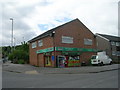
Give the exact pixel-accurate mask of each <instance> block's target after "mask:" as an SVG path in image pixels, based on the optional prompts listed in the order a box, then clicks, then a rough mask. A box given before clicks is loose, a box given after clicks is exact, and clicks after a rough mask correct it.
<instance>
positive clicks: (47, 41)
mask: <svg viewBox="0 0 120 90" xmlns="http://www.w3.org/2000/svg"><path fill="white" fill-rule="evenodd" d="M29 50H30V64H31V65H36V66H40V67H75V66H80V65H81V63H82V62H86V63H89V61H90V58H91V55H93V54H96V39H95V35H94V34H93V33H92V32H91V31H90V30H89V29H88V28H87V27H86V26H85V25H84V24H83V23H82V22H81V21H80V20H79V19H75V20H72V21H70V22H67V23H65V24H63V25H60V26H58V27H56V28H53V29H51V30H48V31H46V32H45V33H43V34H41V35H39V36H37V37H35V38H33V39H31V40H30V41H29Z"/></svg>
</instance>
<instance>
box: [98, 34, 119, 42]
mask: <svg viewBox="0 0 120 90" xmlns="http://www.w3.org/2000/svg"><path fill="white" fill-rule="evenodd" d="M98 35H100V36H102V37H104V38H107V39H109V40H110V41H120V37H117V36H111V35H106V34H98Z"/></svg>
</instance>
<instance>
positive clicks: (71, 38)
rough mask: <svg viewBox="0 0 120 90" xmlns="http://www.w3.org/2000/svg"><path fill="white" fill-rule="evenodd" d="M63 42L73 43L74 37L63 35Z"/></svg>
mask: <svg viewBox="0 0 120 90" xmlns="http://www.w3.org/2000/svg"><path fill="white" fill-rule="evenodd" d="M62 43H67V44H73V37H69V36H62Z"/></svg>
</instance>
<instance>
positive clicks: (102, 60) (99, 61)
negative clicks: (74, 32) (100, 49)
mask: <svg viewBox="0 0 120 90" xmlns="http://www.w3.org/2000/svg"><path fill="white" fill-rule="evenodd" d="M91 64H92V65H105V64H112V59H111V58H109V57H108V56H107V55H92V57H91Z"/></svg>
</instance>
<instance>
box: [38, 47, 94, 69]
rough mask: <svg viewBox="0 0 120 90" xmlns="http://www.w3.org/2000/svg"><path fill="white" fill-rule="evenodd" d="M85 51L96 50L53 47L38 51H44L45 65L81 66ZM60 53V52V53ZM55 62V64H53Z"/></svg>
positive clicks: (92, 50) (60, 66) (59, 66)
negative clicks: (81, 57)
mask: <svg viewBox="0 0 120 90" xmlns="http://www.w3.org/2000/svg"><path fill="white" fill-rule="evenodd" d="M83 52H96V50H95V49H83V48H68V47H55V50H54V48H53V47H51V48H47V49H43V50H38V51H37V52H36V53H37V54H39V53H42V54H43V55H44V66H45V67H52V66H54V65H55V66H54V67H58V68H63V67H79V66H80V61H81V59H80V56H81V55H82V53H83ZM58 53H59V54H58ZM53 64H54V65H53Z"/></svg>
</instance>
